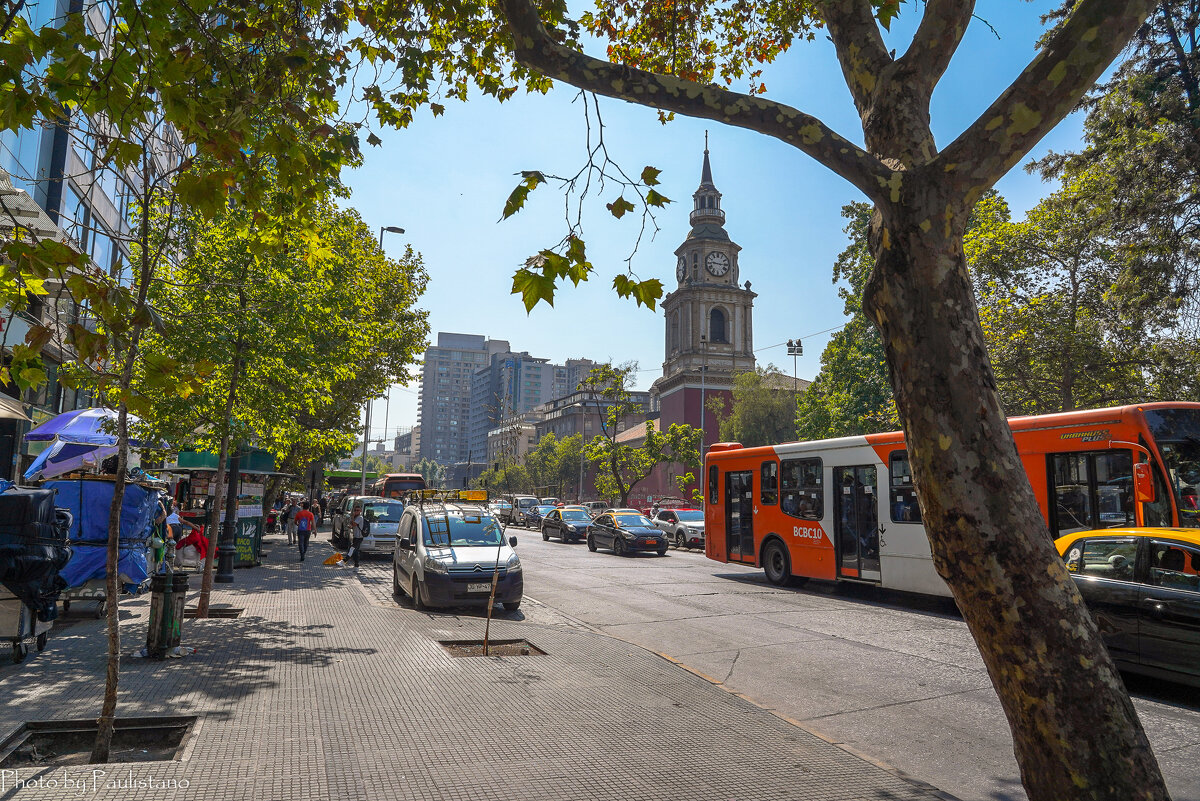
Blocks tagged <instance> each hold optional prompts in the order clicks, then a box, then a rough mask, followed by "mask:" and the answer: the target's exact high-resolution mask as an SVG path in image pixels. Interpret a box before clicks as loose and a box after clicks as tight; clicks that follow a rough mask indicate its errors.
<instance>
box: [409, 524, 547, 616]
mask: <svg viewBox="0 0 1200 801" xmlns="http://www.w3.org/2000/svg"><path fill="white" fill-rule="evenodd" d="M399 537H400V539H399V541H398V542H397V543H396V551H395V554H394V555H393V557H392V591H393V593H394V594H395V595H397V596H400V595H407V596H408V597H409V598H411V599H412V603H413V608H415V609H423V608H425V607H435V606H466V605H477V604H485V605H486V604H487V603H488V599H489V598H490V597H491V592H492V576H493V574H494V573H495V572H496V566H497V565H499V575H498V576H497V579H496V598H495V600H496V601H497V602H498V603H502V604H504V608H505V610H507V611H509V612H515V611H516V610H517V609H519V608H520V607H521V597H522V595H523V594H524V591H525V585H524V576H523V571H522V568H521V560H520V559H519V558H518V557H517V552H516V551H515V550H514V549H515V548H516V545H517V538H516V537H509V538H508V540H507V541H505V538H504V530H503V529H502V528H501V527H500V524H499V522H497V520H496V518H495V517H493V516H492V513H491V512H490V511H489V510H488V509H487V507H486V506H483V505H476V504H471V503H445V504H443V503H431V504H427V505H422V504H411V505H409V507H408V508H407V509H405V510H404V513H403V514H402V515H401V516H400V532H399Z"/></svg>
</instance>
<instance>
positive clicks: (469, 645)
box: [438, 640, 546, 656]
mask: <svg viewBox="0 0 1200 801" xmlns="http://www.w3.org/2000/svg"><path fill="white" fill-rule="evenodd" d="M438 643H439V644H440V645H441V646H442V647H443V648H445V649H446V652H447V653H448V654H450V656H545V655H546V652H545V651H543V650H542V649H541V648H538V647H537V646H536V645H534V644H533V643H531V642H530V641H529V640H489V641H488V647H487V654H484V652H483V640H439V641H438Z"/></svg>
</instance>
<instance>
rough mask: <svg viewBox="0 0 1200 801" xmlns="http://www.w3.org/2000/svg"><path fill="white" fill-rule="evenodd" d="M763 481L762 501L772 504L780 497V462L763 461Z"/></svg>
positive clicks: (760, 490) (760, 492)
mask: <svg viewBox="0 0 1200 801" xmlns="http://www.w3.org/2000/svg"><path fill="white" fill-rule="evenodd" d="M761 477H762V481H761V482H760V484H761V487H760V489H759V494H760V498H761V501H762V503H764V504H770V505H772V506H774V505H775V503H776V502H777V501H778V499H779V463H778V462H775V461H770V462H763V463H762V470H761Z"/></svg>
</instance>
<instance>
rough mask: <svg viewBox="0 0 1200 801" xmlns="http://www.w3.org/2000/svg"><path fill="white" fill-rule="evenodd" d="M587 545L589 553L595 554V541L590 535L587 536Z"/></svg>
mask: <svg viewBox="0 0 1200 801" xmlns="http://www.w3.org/2000/svg"><path fill="white" fill-rule="evenodd" d="M587 545H588V550H589V551H591V552H592V553H595V552H596V540H595V538H594V537H592V535H591V534H588V538H587Z"/></svg>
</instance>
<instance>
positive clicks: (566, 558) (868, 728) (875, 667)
mask: <svg viewBox="0 0 1200 801" xmlns="http://www.w3.org/2000/svg"><path fill="white" fill-rule="evenodd" d="M509 533H510V534H515V535H516V536H517V537H518V539H519V548H518V551H519V553H520V555H521V559H522V562H523V564H524V565H525V592H526V603H525V605H524V606H523V607H522V609H521V612H520V613H519V614H518V615H504V614H503V613H502V612H499V611H498V615H500V616H501V617H504V618H506V619H510V620H511V619H514V618H523V619H525V620H528V621H531V622H536V623H542V624H553V625H561V626H569V627H577V628H588V629H591V630H593V631H597V632H601V633H604V634H607V635H610V636H612V637H616V638H619V639H621V640H625V641H628V642H630V643H634V644H637V645H639V646H642V647H644V648H647V649H649V650H651V651H655V652H658V653H661V654H665V655H666V656H669V657H671V658H672V659H675V660H677V661H678V662H680V663H681V664H683V665H684V666H686V667H687V668H689V669H691V670H693V671H696V672H698V673H701V674H703V675H704V676H706V677H708V678H709V679H710V680H712V681H715V682H718V683H720V684H721V685H722V686H724V687H725V688H726V689H727V690H729V691H731V692H734V693H739V694H742V695H744V696H745V697H747V698H748V699H750V700H752V701H754V702H755V703H757V704H759V705H762V706H764V707H767V708H769V709H772V710H774V711H776V712H777V713H778V714H780V715H783V716H785V717H787V718H789V719H792V720H794V721H796V722H798V723H799V724H800V725H801V726H802V727H804V728H805V729H808V730H809V731H812V732H814V733H817V734H819V735H821V736H823V737H825V738H826V739H829V740H831V741H833V742H837V743H840V744H843V745H844V746H846V747H848V748H849V749H851V750H853V751H855V752H857V753H859V754H862V755H864V756H867V757H868V758H872V759H875V760H879V761H881V762H884V763H886V764H888V765H891V766H893V767H895V768H898V769H900V770H901V771H903V772H905V773H907V774H909V775H910V776H913V777H914V778H916V779H918V780H920V781H924V782H928V783H929V784H931V785H933V786H934V787H937V788H938V789H940V790H942V791H944V792H947V793H950V794H952V795H954V796H957V797H959V798H961V799H964V801H971V800H974V799H980V800H982V799H1022V798H1024V797H1025V794H1024V791H1023V789H1022V787H1021V783H1020V779H1019V774H1018V771H1017V765H1016V761H1015V760H1014V758H1013V755H1012V745H1011V738H1010V736H1009V732H1008V727H1007V723H1006V722H1005V720H1004V717H1003V713H1002V711H1001V709H1000V706H999V703H998V701H997V699H996V696H995V693H994V691H993V690H992V687H991V684H990V682H989V680H988V677H987V675H986V673H985V671H984V668H983V664H982V661H981V660H980V658H979V656H978V653H977V651H976V649H975V646H974V643H973V642H972V640H971V636H970V634H969V632H968V631H967V628H966V625H965V624H964V623H963V621H962V619H961V618H960V617H959V615H958V612H957V610H956V609H955V607H954V605H953V603H952V602H950V601H948V600H944V599H931V598H922V597H917V596H907V595H900V594H887V593H882V592H878V591H875V590H874V589H873V588H860V587H836V588H835V587H834V586H832V585H829V584H822V583H820V582H812V583H810V584H809V585H808V586H807V587H805V588H803V589H798V588H783V589H781V588H776V587H774V586H772V585H770V584H768V583H767V582H766V579H765V578H764V577H763V573H762V571H761V570H753V569H748V568H743V567H741V566H738V565H723V564H720V563H717V562H713V561H710V560H708V559H706V558H705V557H704V555H703V554H702V553H701V552H698V551H678V550H677V549H675V548H672V549H671V550H670V552H669V554H668V556H666V557H662V558H660V557H657V556H654V555H649V556H646V555H643V556H637V557H633V558H624V559H622V558H618V557H615V556H613V555H612V554H611V553H609V552H606V551H600V552H598V553H589V552H588V550H587V546H586V545H584V544H583V543H575V544H571V545H565V544H563V543H561V542H559V541H558V540H551V541H550V542H543V541H542V539H541V535H540V533H538V532H536V531H529V530H525V529H517V528H513V529H510V530H509ZM360 573H361V579H362V580H363V581H364V583H365V584H366V585H368V586H369V587H371V588H373V593H372V594H373V595H374V596H376V597H380V598H382V597H383V596H385V595H390V592H391V576H390V562H389V561H386V560H384V559H381V558H376V559H373V560H371V561H370V562H369V563H365V564H364V566H363V568H362V570H361V571H360ZM401 603H402V604H407V601H405V600H402V601H401ZM464 614H466V615H472V616H473V613H470V612H465V613H464ZM1127 681H1128V683H1129V686H1130V690H1131V692H1132V693H1133V696H1134V701H1135V704H1136V706H1137V709H1138V713H1139V715H1141V719H1142V723H1143V725H1144V726H1145V728H1146V731H1147V734H1148V735H1149V737H1150V741H1151V743H1152V745H1153V747H1154V750H1155V754H1156V755H1157V757H1158V760H1159V763H1160V765H1161V766H1162V769H1163V772H1164V774H1165V776H1166V779H1167V783H1168V785H1169V787H1170V789H1171V792H1172V795H1173V797H1174V798H1175V799H1176V801H1200V776H1197V774H1196V771H1195V763H1196V761H1197V758H1200V694H1197V693H1193V692H1191V691H1189V690H1187V689H1184V688H1180V687H1177V686H1173V685H1166V684H1163V683H1161V682H1154V681H1149V680H1144V679H1139V678H1136V677H1127Z"/></svg>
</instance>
